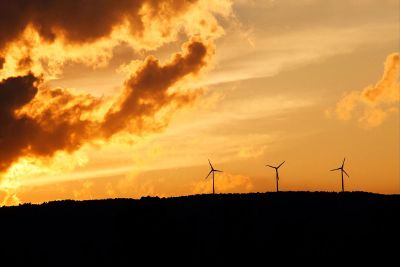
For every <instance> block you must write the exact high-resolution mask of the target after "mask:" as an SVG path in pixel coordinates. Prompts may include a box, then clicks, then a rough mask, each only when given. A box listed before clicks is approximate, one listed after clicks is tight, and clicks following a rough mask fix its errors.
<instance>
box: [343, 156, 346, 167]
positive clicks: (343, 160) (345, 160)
mask: <svg viewBox="0 0 400 267" xmlns="http://www.w3.org/2000/svg"><path fill="white" fill-rule="evenodd" d="M345 161H346V158H344V159H343V163H342V168H343V166H344V162H345Z"/></svg>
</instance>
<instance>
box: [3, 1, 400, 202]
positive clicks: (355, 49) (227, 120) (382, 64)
mask: <svg viewBox="0 0 400 267" xmlns="http://www.w3.org/2000/svg"><path fill="white" fill-rule="evenodd" d="M399 10H400V9H399V1H398V0H364V1H358V0H346V1H344V0H343V1H337V0H298V1H290V0H234V1H230V0H218V1H212V0H159V1H154V0H139V1H137V0H121V1H111V0H99V1H94V0H93V1H90V0H87V1H84V0H81V1H79V0H74V1H71V0H59V1H45V0H38V1H33V0H32V1H2V2H1V4H0V81H1V82H0V204H2V205H15V204H18V203H25V202H32V203H41V202H44V201H50V200H57V199H98V198H117V197H118V198H119V197H124V198H125V197H133V198H140V197H141V196H148V195H150V196H160V197H166V196H178V195H190V194H200V193H210V192H211V190H212V181H211V180H210V179H207V180H205V179H204V178H205V177H206V175H207V174H208V172H209V165H208V162H207V160H208V159H210V160H211V162H212V163H213V165H214V167H216V168H218V169H220V170H223V171H224V172H223V173H217V174H216V177H215V183H216V184H215V187H216V192H217V193H235V192H241V193H245V192H265V191H274V190H275V172H274V170H273V169H270V168H268V167H266V166H265V165H266V164H270V165H278V164H279V163H281V162H282V161H284V160H285V161H286V162H285V164H284V165H283V166H282V168H281V169H280V178H281V179H280V181H279V185H280V189H281V190H284V191H286V190H310V191H340V190H341V181H340V172H330V171H329V170H330V169H333V168H337V167H339V166H340V165H341V162H342V160H343V158H344V157H346V164H345V169H346V171H347V172H348V173H349V175H350V178H345V189H346V190H349V191H370V192H377V193H385V194H394V193H396V194H398V193H400V165H399V164H400V141H399V140H400V139H399V136H400V130H399V125H400V119H399V103H400V96H399V93H400V87H399V71H400V58H399V50H400V48H399V42H400V40H399V39H400V38H399V35H400V25H399V21H400V20H399V19H400V15H399Z"/></svg>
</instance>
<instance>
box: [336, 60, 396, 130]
mask: <svg viewBox="0 0 400 267" xmlns="http://www.w3.org/2000/svg"><path fill="white" fill-rule="evenodd" d="M399 71H400V55H399V54H398V53H393V54H390V55H388V56H387V58H386V61H385V68H384V72H383V75H382V78H381V79H380V80H379V81H378V82H377V83H376V84H375V85H370V86H368V87H366V88H364V89H363V90H359V91H352V92H349V93H347V94H345V95H344V96H343V97H342V99H341V100H340V101H339V102H338V103H337V104H336V108H335V110H334V113H333V114H334V116H335V117H336V118H337V119H339V120H351V119H352V118H353V117H355V118H356V119H357V120H358V123H360V124H361V125H362V126H363V127H366V128H371V127H377V126H379V125H381V124H382V123H383V122H384V121H385V119H386V118H387V117H388V116H389V115H390V114H391V113H393V112H398V105H399V102H400V83H399Z"/></svg>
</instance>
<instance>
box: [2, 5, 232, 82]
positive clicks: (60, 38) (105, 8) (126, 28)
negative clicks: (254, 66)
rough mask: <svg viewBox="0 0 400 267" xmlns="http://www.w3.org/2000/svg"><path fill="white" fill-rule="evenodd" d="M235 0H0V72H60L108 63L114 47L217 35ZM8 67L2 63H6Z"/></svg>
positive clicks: (5, 74)
mask: <svg viewBox="0 0 400 267" xmlns="http://www.w3.org/2000/svg"><path fill="white" fill-rule="evenodd" d="M231 12H232V11H231V1H229V0H221V1H218V3H215V1H210V0H181V1H170V0H158V1H154V0H120V1H113V0H98V1H94V0H89V1H81V0H60V1H47V0H38V1H33V0H28V1H21V0H17V1H6V2H2V3H1V4H0V78H7V77H10V76H16V75H22V74H24V73H26V72H27V71H30V72H32V73H34V74H35V75H38V74H46V75H48V76H49V77H54V76H55V75H56V76H57V75H59V74H60V73H61V72H62V71H61V70H60V69H61V68H62V66H63V64H64V63H65V62H69V61H73V62H78V63H82V64H85V65H90V66H95V67H98V66H104V65H106V64H107V62H109V60H110V59H111V58H112V56H113V49H114V48H115V47H117V46H119V45H122V44H124V45H128V46H129V47H131V48H133V49H134V50H137V51H149V50H155V49H157V48H159V47H161V46H162V45H163V44H165V43H169V42H172V41H176V40H177V39H178V37H179V35H180V34H181V33H185V34H186V35H187V36H189V37H191V36H195V35H198V36H200V37H202V38H203V39H206V38H216V37H219V36H221V34H222V33H223V29H222V27H221V26H220V25H219V23H218V21H217V19H216V18H215V14H219V15H222V16H225V17H227V16H229V15H230V14H231ZM1 67H3V68H1Z"/></svg>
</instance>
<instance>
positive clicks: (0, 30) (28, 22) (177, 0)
mask: <svg viewBox="0 0 400 267" xmlns="http://www.w3.org/2000/svg"><path fill="white" fill-rule="evenodd" d="M196 2H197V0H118V1H115V0H57V1H54V0H13V1H1V3H0V50H2V49H3V48H4V47H5V46H6V45H7V44H8V43H9V42H11V41H13V40H15V39H17V38H18V37H19V36H20V35H21V33H22V32H23V31H24V30H25V29H26V27H27V26H32V27H34V28H35V29H36V30H37V31H38V33H39V34H40V36H41V37H42V38H43V39H44V40H45V41H50V42H51V41H53V40H54V39H56V38H57V37H60V36H63V37H65V39H66V41H69V42H74V43H83V42H91V41H94V40H96V39H98V38H101V37H104V36H107V35H109V34H110V33H111V31H112V30H113V27H115V26H116V25H119V24H121V23H122V22H124V21H129V23H130V25H131V27H130V30H131V33H132V34H133V35H134V36H140V35H141V34H143V31H144V30H145V28H146V25H144V23H143V17H144V16H146V17H148V18H150V19H151V18H153V17H157V18H162V20H164V21H167V20H169V19H171V18H174V17H175V16H177V15H178V14H180V13H181V12H183V11H185V10H186V9H187V8H189V7H190V6H191V5H192V4H194V3H196ZM144 7H145V8H146V12H142V11H143V8H144Z"/></svg>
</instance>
